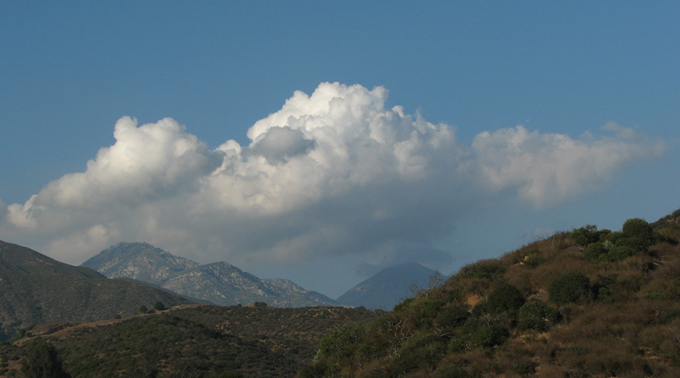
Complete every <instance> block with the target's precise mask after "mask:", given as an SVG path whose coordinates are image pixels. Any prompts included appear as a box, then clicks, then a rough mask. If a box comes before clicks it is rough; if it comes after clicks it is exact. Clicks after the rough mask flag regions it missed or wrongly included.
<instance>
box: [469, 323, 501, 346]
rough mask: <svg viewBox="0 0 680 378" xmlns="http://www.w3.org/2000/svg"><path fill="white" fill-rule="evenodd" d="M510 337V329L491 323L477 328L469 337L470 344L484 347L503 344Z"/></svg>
mask: <svg viewBox="0 0 680 378" xmlns="http://www.w3.org/2000/svg"><path fill="white" fill-rule="evenodd" d="M509 337H510V331H508V329H507V328H506V327H505V326H503V325H500V324H492V325H490V326H488V327H482V328H480V329H478V330H477V331H476V332H475V333H473V334H472V336H471V337H470V341H471V342H472V344H474V345H476V346H481V347H484V348H493V347H495V346H498V345H502V344H504V343H505V342H506V341H507V340H508V338H509Z"/></svg>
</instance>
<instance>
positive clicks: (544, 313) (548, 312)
mask: <svg viewBox="0 0 680 378" xmlns="http://www.w3.org/2000/svg"><path fill="white" fill-rule="evenodd" d="M559 317H560V313H559V312H558V311H557V310H556V309H555V308H553V307H551V306H549V305H547V304H545V303H543V302H541V301H533V302H527V303H525V304H524V306H522V307H520V309H519V319H518V327H519V328H520V329H535V330H538V331H547V330H548V328H550V326H551V325H553V324H555V323H557V321H558V320H559Z"/></svg>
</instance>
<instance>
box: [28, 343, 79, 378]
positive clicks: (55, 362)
mask: <svg viewBox="0 0 680 378" xmlns="http://www.w3.org/2000/svg"><path fill="white" fill-rule="evenodd" d="M21 372H22V373H24V375H25V376H26V377H27V378H71V375H70V374H69V373H67V372H66V371H64V368H63V366H62V362H61V359H60V358H59V355H58V354H57V351H56V349H54V347H53V346H52V344H48V343H46V342H39V343H35V344H32V345H30V346H29V347H28V351H27V353H26V360H24V361H23V363H22V365H21Z"/></svg>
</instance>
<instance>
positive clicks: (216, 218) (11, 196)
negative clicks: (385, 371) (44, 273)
mask: <svg viewBox="0 0 680 378" xmlns="http://www.w3.org/2000/svg"><path fill="white" fill-rule="evenodd" d="M678 19H680V5H678V3H677V2H673V1H658V2H637V1H599V2H567V1H564V2H562V1H551V2H544V1H520V2H500V1H475V2H451V1H420V2H415V1H413V2H411V1H400V2H391V1H384V2H383V1H373V2H365V1H343V2H330V1H314V2H312V1H299V2H265V1H244V2H241V1H233V2H209V1H194V2H179V1H101V2H75V1H64V2H28V1H26V2H9V1H6V2H0V51H2V54H0V130H1V131H2V134H0V135H1V136H0V154H1V155H0V178H1V179H0V239H1V240H4V241H7V242H12V243H17V244H21V245H25V246H28V247H31V248H33V249H35V250H37V251H39V252H41V253H44V254H46V255H48V256H51V257H53V258H55V259H57V260H59V261H62V262H66V263H69V264H74V265H77V264H80V263H82V262H83V261H85V260H87V259H88V258H90V257H92V256H94V255H96V254H97V253H99V252H100V251H101V250H103V249H105V248H107V247H108V246H110V245H113V244H115V243H118V242H121V241H127V242H134V241H146V242H149V243H151V244H153V245H155V246H158V247H160V248H163V249H165V250H167V251H169V252H171V253H173V254H176V255H180V256H184V257H187V258H190V259H193V260H196V261H198V262H201V263H209V262H214V261H227V262H230V263H232V264H234V265H236V266H238V267H240V268H242V269H244V270H246V271H248V272H251V273H254V274H256V275H258V276H260V277H263V278H274V277H282V278H288V279H291V280H293V281H295V282H296V283H298V284H300V285H302V286H303V287H305V288H306V289H308V290H316V291H319V292H321V293H324V294H326V295H329V296H331V297H334V298H335V297H337V296H339V295H341V294H342V293H344V292H345V291H346V290H348V289H349V288H351V287H352V286H354V285H355V284H356V283H358V282H360V281H362V280H364V279H366V278H368V277H370V276H371V275H372V274H375V273H376V272H378V271H379V270H381V269H383V268H385V267H387V266H389V265H392V264H397V263H403V262H409V261H415V262H419V263H421V264H423V265H425V266H427V267H429V268H432V269H436V270H439V271H440V272H441V273H443V274H451V273H455V272H456V271H457V270H458V269H460V267H462V266H463V265H465V264H469V263H472V262H474V261H477V260H479V259H485V258H494V257H498V256H500V255H502V254H503V253H506V252H510V251H512V250H514V249H516V248H518V247H521V246H522V245H524V244H527V243H530V242H532V241H535V240H538V239H541V238H545V237H547V236H549V235H551V234H553V233H554V232H557V231H568V230H571V229H573V228H578V227H582V226H584V225H586V224H595V225H597V226H598V227H600V228H609V229H612V230H618V229H620V228H621V225H622V224H623V222H624V221H625V220H626V219H628V218H634V217H638V218H643V219H646V220H648V221H650V222H652V221H655V220H657V219H658V218H660V217H663V216H665V215H667V214H669V213H671V212H673V211H674V210H676V209H678V208H680V198H679V197H678V194H677V188H678V187H680V174H679V173H680V153H679V152H678V147H679V146H678V143H679V142H680V127H679V126H680V85H679V84H680V68H679V67H678V62H680V23H678V22H677V20H678Z"/></svg>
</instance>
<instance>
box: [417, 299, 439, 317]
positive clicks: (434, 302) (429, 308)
mask: <svg viewBox="0 0 680 378" xmlns="http://www.w3.org/2000/svg"><path fill="white" fill-rule="evenodd" d="M443 305H444V301H442V300H441V299H436V298H430V297H421V298H418V300H417V306H418V309H419V310H420V315H422V316H423V317H426V318H434V317H436V316H437V314H438V313H439V309H440V308H441V307H442V306H443Z"/></svg>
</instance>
